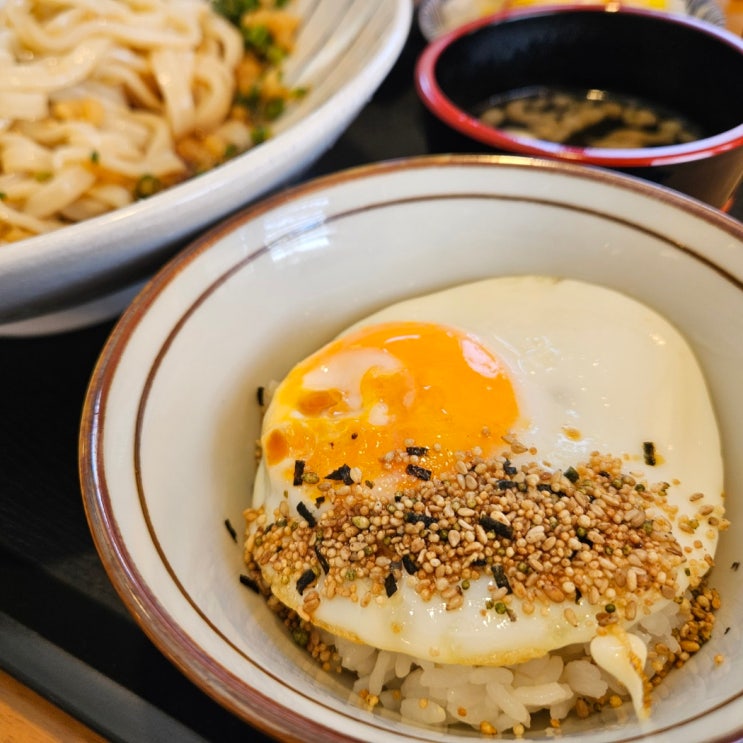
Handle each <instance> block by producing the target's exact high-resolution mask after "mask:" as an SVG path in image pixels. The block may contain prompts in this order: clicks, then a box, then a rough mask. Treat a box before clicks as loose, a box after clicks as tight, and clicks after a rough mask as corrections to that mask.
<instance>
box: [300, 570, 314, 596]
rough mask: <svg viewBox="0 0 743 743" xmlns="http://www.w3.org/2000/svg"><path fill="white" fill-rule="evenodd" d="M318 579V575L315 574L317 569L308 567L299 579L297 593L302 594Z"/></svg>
mask: <svg viewBox="0 0 743 743" xmlns="http://www.w3.org/2000/svg"><path fill="white" fill-rule="evenodd" d="M316 579H317V576H316V575H315V571H314V570H313V569H312V568H307V570H305V571H304V573H302V575H300V576H299V578H298V579H297V593H298V594H299V595H300V596H301V595H302V594H303V593H304V590H305V588H307V587H308V586H309V585H310V584H311V583H314V582H315V580H316Z"/></svg>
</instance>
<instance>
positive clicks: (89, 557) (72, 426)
mask: <svg viewBox="0 0 743 743" xmlns="http://www.w3.org/2000/svg"><path fill="white" fill-rule="evenodd" d="M423 46H424V40H423V38H422V37H421V36H420V34H419V32H418V30H417V28H416V27H415V26H414V27H413V29H412V30H411V33H410V36H409V39H408V41H407V44H406V46H405V48H404V50H403V53H402V55H401V56H400V58H399V60H398V61H397V63H396V65H395V67H394V69H393V70H392V72H391V73H390V75H389V76H388V77H387V79H386V80H385V82H384V83H383V85H382V86H381V87H380V89H379V91H378V92H377V94H376V95H375V96H374V98H373V99H372V100H371V101H370V102H369V104H368V105H367V106H366V107H365V108H364V110H363V111H362V113H361V114H360V116H359V117H358V118H357V119H356V121H355V122H354V123H353V124H352V125H351V127H350V128H349V129H348V130H347V131H346V133H345V134H344V135H343V136H342V137H341V138H340V140H339V141H338V142H337V143H336V144H335V146H334V147H333V148H332V149H331V150H330V151H329V152H328V153H327V154H326V155H325V156H323V157H322V158H321V159H320V160H319V162H318V163H317V164H316V165H315V166H314V167H313V168H312V169H311V170H310V171H309V172H307V173H306V174H305V176H304V177H303V179H308V178H311V177H314V176H317V175H322V174H325V173H329V172H333V171H336V170H339V169H342V168H347V167H351V166H355V165H362V164H365V163H369V162H374V161H377V160H382V159H393V158H398V157H405V156H410V155H422V154H427V153H432V152H446V151H467V150H473V149H476V147H474V146H473V145H472V143H469V142H463V141H458V140H456V139H452V138H448V139H447V138H440V137H438V135H440V134H441V131H440V129H439V128H438V125H437V124H436V123H435V122H434V121H432V119H431V117H430V116H429V115H428V114H427V113H426V112H425V111H424V109H423V107H422V105H421V104H420V102H419V101H418V98H417V96H416V94H415V91H414V87H413V68H414V64H415V60H416V58H417V56H418V54H419V53H420V51H421V50H422V49H423ZM432 143H435V144H432ZM741 207H743V203H739V204H736V205H735V206H734V209H733V214H734V215H736V216H737V217H738V218H739V219H740V218H741V216H743V209H742V208H741ZM112 327H113V322H110V323H104V324H101V325H98V326H96V327H92V328H88V329H85V330H81V331H75V332H70V333H65V334H61V335H57V336H48V337H37V338H18V339H0V379H2V382H3V383H2V386H1V387H0V395H2V404H1V405H0V667H2V668H4V669H5V670H6V671H8V672H10V673H11V674H13V675H14V676H16V677H17V678H19V679H20V680H22V681H24V682H25V683H27V684H28V685H29V686H31V687H32V688H33V689H35V690H37V691H38V692H40V693H41V694H42V695H44V696H46V697H48V698H49V699H51V700H52V701H54V702H56V703H57V704H59V705H60V706H61V707H62V708H63V709H65V710H67V711H68V712H70V713H71V714H72V715H74V716H76V717H78V718H79V719H81V720H82V721H83V722H85V723H87V724H88V725H89V726H90V727H92V728H93V729H94V730H96V731H98V732H99V733H101V734H102V735H103V736H105V737H106V738H108V739H109V740H112V741H127V742H128V741H137V742H141V741H161V740H162V741H168V742H169V743H170V742H172V741H179V742H182V743H188V741H219V742H220V743H229V742H230V741H241V743H242V742H243V741H245V740H248V739H251V740H260V739H264V740H266V738H263V737H262V736H261V735H260V734H259V733H257V732H256V731H254V730H253V729H252V728H251V727H250V726H248V725H246V724H245V723H243V722H242V721H240V720H238V719H237V718H235V717H234V716H233V715H231V714H230V713H228V712H227V711H225V710H224V709H223V708H222V707H220V706H219V705H218V704H217V703H216V702H214V701H213V700H211V699H210V698H209V697H208V696H207V695H205V694H204V693H203V692H201V691H200V690H199V689H198V688H197V687H196V686H194V685H193V684H192V683H191V682H190V681H189V680H188V679H186V678H185V677H184V676H183V675H182V674H181V673H180V672H179V671H178V670H176V668H175V667H174V666H172V665H171V663H170V662H169V661H168V660H166V659H165V658H164V656H163V655H161V654H160V652H159V651H158V650H157V648H156V647H155V646H154V645H152V644H151V643H150V641H149V640H148V639H147V637H146V636H145V635H144V633H143V632H142V631H141V629H140V628H139V627H138V625H137V624H136V623H135V622H134V620H133V619H132V618H131V616H130V615H129V613H128V612H127V610H126V609H125V608H124V606H123V604H122V603H121V601H120V600H119V598H118V596H117V594H116V592H115V591H114V589H113V587H112V585H111V583H110V582H109V580H108V577H107V575H106V573H105V571H104V570H103V567H102V565H101V563H100V561H99V558H98V555H97V553H96V551H95V548H94V545H93V541H92V538H91V536H90V533H89V531H88V526H87V522H86V519H85V514H84V511H83V506H82V500H81V497H80V487H79V481H78V475H77V435H78V425H79V418H80V412H81V408H82V402H83V398H84V395H85V390H86V386H87V384H88V380H89V377H90V374H91V372H92V369H93V366H94V363H95V361H96V358H97V356H98V354H99V352H100V350H101V348H102V346H103V344H104V342H105V340H106V338H107V337H108V334H109V333H110V331H111V329H112ZM246 736H248V737H246ZM0 737H1V736H0Z"/></svg>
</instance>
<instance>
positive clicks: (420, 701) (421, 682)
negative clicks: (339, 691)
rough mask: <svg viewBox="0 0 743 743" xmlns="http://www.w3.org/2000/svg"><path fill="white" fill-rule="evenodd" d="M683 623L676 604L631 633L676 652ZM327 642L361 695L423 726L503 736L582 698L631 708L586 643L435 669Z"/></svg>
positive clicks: (561, 715) (556, 716) (567, 709)
mask: <svg viewBox="0 0 743 743" xmlns="http://www.w3.org/2000/svg"><path fill="white" fill-rule="evenodd" d="M684 620H685V617H684V615H682V613H681V612H680V610H679V607H678V605H676V604H670V605H669V606H668V607H667V608H666V610H664V611H662V612H659V613H657V614H654V615H651V616H649V617H646V618H644V619H643V620H642V621H641V622H640V623H638V624H637V625H636V626H635V627H634V628H633V630H632V632H633V633H634V634H636V635H638V636H639V637H641V639H643V640H644V641H645V643H646V644H647V646H648V648H649V649H651V648H655V647H656V644H657V643H662V644H664V645H665V646H666V647H668V648H669V649H670V650H671V651H674V650H677V649H678V648H679V644H678V641H677V640H676V638H675V637H674V636H673V635H672V630H673V629H674V628H675V627H678V626H680V625H681V624H683V622H684ZM326 639H327V642H329V643H333V644H334V645H335V647H336V649H337V651H338V653H339V655H340V658H341V664H342V665H343V667H344V668H345V669H347V670H349V671H351V672H353V674H354V675H355V676H356V680H355V681H354V684H353V692H354V693H355V694H358V695H361V697H362V698H364V699H366V700H367V701H369V700H371V702H372V703H376V702H377V701H378V704H379V705H380V706H381V707H383V708H385V709H386V710H389V711H392V712H397V713H399V714H400V716H401V717H402V718H403V719H405V720H408V721H410V722H414V723H420V724H423V725H436V726H450V725H456V724H465V725H469V726H471V727H473V728H475V729H477V730H481V729H482V723H483V722H486V723H487V724H489V725H490V726H492V728H494V730H495V731H497V732H498V733H504V732H508V731H514V732H516V733H519V732H523V729H526V728H536V727H539V726H550V725H552V724H554V723H553V721H558V720H564V719H565V718H566V717H568V716H569V715H570V714H571V712H572V711H573V710H574V708H575V705H576V701H577V700H578V699H579V698H583V699H585V700H586V701H587V702H588V703H589V705H590V704H591V703H592V702H593V701H594V700H602V699H603V700H604V701H605V700H606V699H607V697H608V696H614V697H615V700H614V701H616V698H617V697H619V698H620V699H621V700H622V702H623V703H626V704H628V705H631V702H630V700H629V695H628V694H627V692H626V689H625V688H624V687H623V686H622V685H621V684H620V683H619V682H618V681H617V680H616V679H614V678H613V677H611V676H610V675H609V674H607V673H606V672H605V671H604V670H602V669H601V668H599V667H598V666H597V665H596V664H595V663H594V662H593V660H592V658H591V656H590V654H589V651H588V645H585V646H583V645H581V646H569V647H567V648H563V649H561V650H559V651H555V652H552V653H550V654H548V655H545V656H543V657H541V658H536V659H534V660H530V661H527V662H525V663H520V664H517V665H512V666H502V667H487V666H461V665H445V664H436V663H433V662H431V661H428V660H419V659H415V658H411V657H410V656H407V655H403V654H400V653H393V652H389V651H386V650H377V649H375V648H372V647H370V646H368V645H360V644H358V643H355V642H352V641H350V640H346V639H343V638H340V637H335V636H331V635H328V637H327V638H326ZM652 658H654V654H653V653H652V652H651V653H649V660H648V663H647V666H646V669H645V673H646V675H647V676H648V678H651V677H652V676H653V675H654V673H655V671H654V666H653V662H652V660H651V659H652ZM655 660H656V661H657V660H658V658H657V657H655ZM661 660H662V659H661Z"/></svg>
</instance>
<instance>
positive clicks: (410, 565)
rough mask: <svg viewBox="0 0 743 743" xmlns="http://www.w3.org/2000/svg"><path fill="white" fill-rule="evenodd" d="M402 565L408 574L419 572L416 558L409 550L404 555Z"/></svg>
mask: <svg viewBox="0 0 743 743" xmlns="http://www.w3.org/2000/svg"><path fill="white" fill-rule="evenodd" d="M402 566H403V567H404V568H405V572H406V573H408V575H415V574H416V573H417V572H418V566H417V565H416V564H415V560H413V558H412V557H411V556H410V555H409V554H408V553H407V552H406V553H405V554H404V555H403V556H402Z"/></svg>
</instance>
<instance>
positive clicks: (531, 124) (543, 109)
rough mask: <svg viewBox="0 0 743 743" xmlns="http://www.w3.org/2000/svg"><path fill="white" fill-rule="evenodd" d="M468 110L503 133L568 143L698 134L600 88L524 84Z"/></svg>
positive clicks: (624, 144)
mask: <svg viewBox="0 0 743 743" xmlns="http://www.w3.org/2000/svg"><path fill="white" fill-rule="evenodd" d="M473 113H474V114H475V116H477V117H478V118H479V119H480V120H481V121H482V122H483V123H486V124H488V125H489V126H492V127H494V128H496V129H499V130H501V131H504V132H507V133H509V134H515V135H519V136H524V137H532V138H536V139H542V140H547V141H549V142H556V143H559V144H565V145H570V146H574V147H611V148H622V149H626V148H637V147H662V146H664V145H665V146H667V145H674V144H682V143H684V142H691V141H693V140H696V139H701V138H703V137H704V132H703V131H702V128H701V127H700V126H697V125H696V124H694V123H693V122H691V121H689V120H688V119H687V118H685V117H683V116H680V115H679V114H678V113H677V112H674V111H670V110H668V109H665V108H662V107H659V106H657V105H654V104H648V103H647V102H645V101H642V100H639V99H637V98H631V97H629V96H622V95H616V94H612V93H607V92H606V91H603V90H587V91H586V90H582V91H576V90H569V89H558V88H542V87H538V88H537V87H535V88H524V89H521V90H517V91H511V92H509V93H504V94H501V95H497V96H493V97H491V98H489V99H488V100H487V101H485V102H484V103H482V104H480V105H479V106H477V107H475V108H474V110H473Z"/></svg>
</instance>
